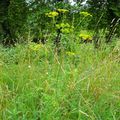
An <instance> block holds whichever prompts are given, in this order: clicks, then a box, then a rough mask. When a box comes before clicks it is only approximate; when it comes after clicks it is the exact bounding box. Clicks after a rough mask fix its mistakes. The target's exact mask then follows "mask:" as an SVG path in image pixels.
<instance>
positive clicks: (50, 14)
mask: <svg viewBox="0 0 120 120" xmlns="http://www.w3.org/2000/svg"><path fill="white" fill-rule="evenodd" d="M46 15H47V16H48V17H51V18H52V17H56V16H58V15H59V13H58V12H55V11H53V12H49V13H46Z"/></svg>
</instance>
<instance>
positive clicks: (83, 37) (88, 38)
mask: <svg viewBox="0 0 120 120" xmlns="http://www.w3.org/2000/svg"><path fill="white" fill-rule="evenodd" d="M79 37H80V38H82V39H84V40H90V41H91V40H92V36H91V35H88V34H80V35H79Z"/></svg>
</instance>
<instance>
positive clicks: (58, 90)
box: [0, 42, 120, 120]
mask: <svg viewBox="0 0 120 120" xmlns="http://www.w3.org/2000/svg"><path fill="white" fill-rule="evenodd" d="M119 45H120V44H119V42H118V43H117V44H116V46H115V47H114V48H112V47H111V46H109V45H108V46H104V47H102V48H101V49H100V50H95V49H94V47H93V45H92V44H76V45H75V46H74V47H73V46H72V45H71V51H70V52H69V54H68V51H69V50H66V49H62V51H61V53H60V54H59V55H57V54H56V53H55V51H54V49H53V47H52V45H49V44H46V45H44V46H42V47H41V48H40V50H38V51H33V50H31V49H29V47H28V45H17V46H16V47H15V48H3V47H2V46H1V47H0V120H120V49H119V47H120V46H119Z"/></svg>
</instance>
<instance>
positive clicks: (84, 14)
mask: <svg viewBox="0 0 120 120" xmlns="http://www.w3.org/2000/svg"><path fill="white" fill-rule="evenodd" d="M80 15H83V16H84V17H87V16H90V17H92V15H91V14H90V13H88V12H80Z"/></svg>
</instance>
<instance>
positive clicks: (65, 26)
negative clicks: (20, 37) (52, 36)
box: [56, 23, 74, 33]
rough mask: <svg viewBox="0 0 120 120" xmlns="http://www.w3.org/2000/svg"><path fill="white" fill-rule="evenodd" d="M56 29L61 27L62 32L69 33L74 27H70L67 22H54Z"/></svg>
mask: <svg viewBox="0 0 120 120" xmlns="http://www.w3.org/2000/svg"><path fill="white" fill-rule="evenodd" d="M56 28H57V29H61V32H62V33H70V32H72V31H73V28H74V27H71V26H70V25H69V24H68V23H60V24H56Z"/></svg>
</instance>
